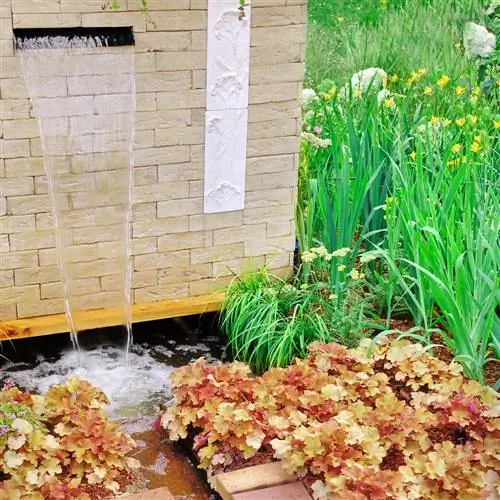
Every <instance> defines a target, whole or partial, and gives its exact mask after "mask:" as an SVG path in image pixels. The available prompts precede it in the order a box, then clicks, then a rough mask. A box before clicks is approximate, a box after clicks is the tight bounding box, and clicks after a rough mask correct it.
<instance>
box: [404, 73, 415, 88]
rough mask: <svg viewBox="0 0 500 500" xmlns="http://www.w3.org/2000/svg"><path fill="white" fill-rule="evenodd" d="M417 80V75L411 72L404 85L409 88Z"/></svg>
mask: <svg viewBox="0 0 500 500" xmlns="http://www.w3.org/2000/svg"><path fill="white" fill-rule="evenodd" d="M417 80H418V74H417V73H415V71H413V72H412V74H411V75H410V78H408V80H406V84H407V85H408V87H411V86H412V85H413V84H414V83H415V82H416V81H417Z"/></svg>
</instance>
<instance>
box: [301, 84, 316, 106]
mask: <svg viewBox="0 0 500 500" xmlns="http://www.w3.org/2000/svg"><path fill="white" fill-rule="evenodd" d="M317 101H319V97H318V96H317V94H316V92H315V91H314V90H313V89H304V90H303V91H302V106H303V107H304V108H305V109H307V108H310V107H311V105H312V104H313V103H315V102H317Z"/></svg>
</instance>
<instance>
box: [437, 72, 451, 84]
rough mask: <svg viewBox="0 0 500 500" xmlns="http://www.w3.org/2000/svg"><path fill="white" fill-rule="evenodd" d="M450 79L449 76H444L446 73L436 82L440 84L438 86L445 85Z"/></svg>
mask: <svg viewBox="0 0 500 500" xmlns="http://www.w3.org/2000/svg"><path fill="white" fill-rule="evenodd" d="M449 81H450V77H449V76H446V75H443V76H442V77H441V78H440V79H439V80H438V81H437V84H438V85H439V86H440V87H446V85H448V82H449Z"/></svg>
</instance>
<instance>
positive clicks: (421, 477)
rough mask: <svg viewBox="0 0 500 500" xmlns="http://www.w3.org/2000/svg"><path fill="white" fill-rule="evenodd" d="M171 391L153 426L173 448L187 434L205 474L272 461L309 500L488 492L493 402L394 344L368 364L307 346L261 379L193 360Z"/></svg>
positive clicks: (495, 435)
mask: <svg viewBox="0 0 500 500" xmlns="http://www.w3.org/2000/svg"><path fill="white" fill-rule="evenodd" d="M173 387H174V388H173V391H174V395H175V401H174V404H173V405H172V406H171V407H170V408H169V409H168V410H167V411H166V413H165V414H164V415H163V417H162V424H163V426H164V427H165V428H166V429H168V430H169V431H170V436H171V438H172V439H174V440H175V439H179V438H184V437H186V436H187V433H188V431H189V430H190V429H194V430H195V432H197V435H196V438H195V441H194V447H195V449H197V450H198V455H199V457H200V460H201V466H202V467H204V468H207V469H208V470H209V472H213V471H214V470H220V469H223V468H224V465H227V464H229V463H230V461H231V460H232V458H233V457H234V456H235V455H237V454H238V453H241V454H243V455H244V457H245V458H250V457H251V456H252V455H255V454H256V453H258V452H268V453H269V451H271V452H272V453H274V456H275V458H278V459H280V460H282V464H283V467H284V468H285V469H286V470H287V471H289V472H295V473H298V474H299V475H303V476H305V478H306V479H307V482H308V484H310V486H311V490H312V492H313V494H314V497H315V498H316V499H328V498H334V499H339V500H341V499H349V500H358V499H359V500H362V499H370V500H377V499H386V498H398V499H437V498H439V499H450V500H456V499H459V500H466V499H470V500H473V499H474V500H477V499H480V498H488V495H489V493H490V492H491V491H490V490H491V489H492V488H495V487H496V486H498V476H496V474H495V472H494V471H498V470H500V461H499V456H498V449H499V448H500V418H499V417H500V414H499V408H500V406H499V398H498V395H497V394H496V393H495V392H494V391H493V390H492V389H490V388H486V387H484V386H482V385H480V384H479V383H477V382H474V381H466V380H465V379H464V378H463V377H462V374H461V368H460V366H459V365H458V364H455V363H452V364H451V365H448V364H446V363H444V362H442V361H440V360H438V359H436V358H434V357H432V356H430V355H428V354H426V353H425V352H424V351H423V348H422V347H420V346H418V345H415V344H411V343H408V342H406V341H404V340H401V341H393V342H392V343H391V342H389V341H388V340H387V339H385V340H383V341H382V343H381V344H379V345H378V346H377V347H376V348H375V350H374V353H373V354H372V353H371V352H370V351H369V343H367V342H362V344H361V345H360V347H358V348H356V349H347V348H345V347H342V346H340V345H338V344H328V345H319V344H316V345H313V346H312V347H311V348H310V353H309V356H308V357H307V359H305V360H303V361H300V360H297V361H296V363H295V364H294V365H292V366H289V367H288V368H284V369H281V368H275V369H271V370H269V371H268V372H267V373H265V374H264V375H263V376H262V377H253V376H252V375H251V373H250V371H249V369H248V368H247V367H246V366H245V365H243V364H240V363H233V364H231V365H219V366H211V365H208V364H206V362H205V361H204V360H203V359H200V360H198V361H197V362H196V363H194V364H192V365H189V366H185V367H183V368H180V369H179V370H178V371H177V372H176V373H175V374H174V375H173ZM488 478H489V479H488ZM495 481H496V482H497V483H496V485H495ZM487 485H488V486H487Z"/></svg>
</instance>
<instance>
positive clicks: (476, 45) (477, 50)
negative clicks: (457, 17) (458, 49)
mask: <svg viewBox="0 0 500 500" xmlns="http://www.w3.org/2000/svg"><path fill="white" fill-rule="evenodd" d="M496 42H497V39H496V36H495V35H494V34H493V33H491V32H489V31H488V30H487V29H486V28H485V27H484V26H481V25H480V24H476V23H473V22H469V23H466V24H465V28H464V48H465V55H466V56H467V57H468V58H469V59H472V58H474V57H478V56H479V57H488V55H489V54H490V53H491V52H493V51H494V50H495V47H496Z"/></svg>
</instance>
